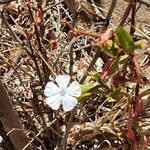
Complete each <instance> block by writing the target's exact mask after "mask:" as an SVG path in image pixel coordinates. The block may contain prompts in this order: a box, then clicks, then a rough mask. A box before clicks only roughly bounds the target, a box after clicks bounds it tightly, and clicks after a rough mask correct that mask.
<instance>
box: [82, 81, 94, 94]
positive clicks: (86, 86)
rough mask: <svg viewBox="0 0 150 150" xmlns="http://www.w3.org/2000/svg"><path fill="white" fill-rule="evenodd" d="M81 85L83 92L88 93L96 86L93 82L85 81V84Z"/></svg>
mask: <svg viewBox="0 0 150 150" xmlns="http://www.w3.org/2000/svg"><path fill="white" fill-rule="evenodd" d="M80 87H81V90H82V93H83V94H84V93H87V92H89V91H90V90H91V89H92V88H94V87H95V85H94V84H93V83H85V84H82V85H80Z"/></svg>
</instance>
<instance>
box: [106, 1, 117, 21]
mask: <svg viewBox="0 0 150 150" xmlns="http://www.w3.org/2000/svg"><path fill="white" fill-rule="evenodd" d="M116 4H117V0H112V2H111V6H110V9H109V11H108V13H107V17H106V19H107V20H108V21H109V20H110V19H111V16H112V14H113V11H114V9H115V7H116Z"/></svg>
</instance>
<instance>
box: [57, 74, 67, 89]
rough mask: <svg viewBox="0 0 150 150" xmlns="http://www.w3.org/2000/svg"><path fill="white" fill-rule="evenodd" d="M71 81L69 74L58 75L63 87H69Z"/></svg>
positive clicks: (60, 84)
mask: <svg viewBox="0 0 150 150" xmlns="http://www.w3.org/2000/svg"><path fill="white" fill-rule="evenodd" d="M69 81H70V76H68V75H58V76H57V77H56V82H57V84H58V86H59V87H60V88H61V89H65V88H67V86H68V84H69Z"/></svg>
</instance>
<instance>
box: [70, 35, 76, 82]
mask: <svg viewBox="0 0 150 150" xmlns="http://www.w3.org/2000/svg"><path fill="white" fill-rule="evenodd" d="M74 42H75V37H74V38H73V39H72V40H71V42H70V43H69V49H70V52H69V57H70V65H69V75H70V78H71V79H72V75H73V45H74Z"/></svg>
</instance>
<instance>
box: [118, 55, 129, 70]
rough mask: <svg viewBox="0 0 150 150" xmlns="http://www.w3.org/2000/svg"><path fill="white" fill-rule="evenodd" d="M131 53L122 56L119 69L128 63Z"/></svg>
mask: <svg viewBox="0 0 150 150" xmlns="http://www.w3.org/2000/svg"><path fill="white" fill-rule="evenodd" d="M128 58H129V55H123V56H121V57H120V59H119V62H118V67H119V69H122V68H123V67H124V65H125V63H126V61H127V60H128Z"/></svg>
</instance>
